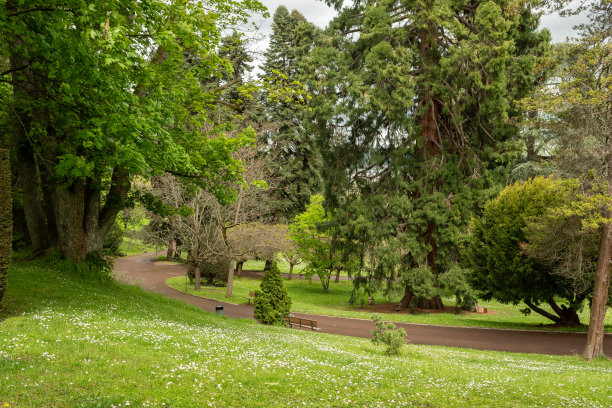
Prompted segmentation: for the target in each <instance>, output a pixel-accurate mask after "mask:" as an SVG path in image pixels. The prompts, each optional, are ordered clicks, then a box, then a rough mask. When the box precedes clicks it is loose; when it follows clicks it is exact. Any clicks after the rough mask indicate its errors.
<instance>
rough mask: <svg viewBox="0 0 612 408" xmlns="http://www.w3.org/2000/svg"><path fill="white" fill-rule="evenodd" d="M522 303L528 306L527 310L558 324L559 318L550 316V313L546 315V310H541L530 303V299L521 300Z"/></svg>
mask: <svg viewBox="0 0 612 408" xmlns="http://www.w3.org/2000/svg"><path fill="white" fill-rule="evenodd" d="M523 302H525V304H526V305H527V306H529V308H530V309H531V310H533V311H534V312H536V313H538V314H541V315H542V316H544V317H546V318H548V319H550V320H552V321H553V322H555V323H559V322H560V321H561V318H560V317H559V316H555V315H554V314H552V313H548V312H547V311H546V310H544V309H541V308H539V307H537V306H536V305H534V304H533V303H532V302H531V299H529V298H528V297H526V298H525V299H524V300H523Z"/></svg>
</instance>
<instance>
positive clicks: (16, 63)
mask: <svg viewBox="0 0 612 408" xmlns="http://www.w3.org/2000/svg"><path fill="white" fill-rule="evenodd" d="M263 10H264V8H263V6H262V5H261V4H260V3H259V2H257V1H244V2H226V1H223V0H219V1H215V2H212V3H208V2H207V3H206V4H204V3H203V2H199V1H187V0H181V1H174V2H171V3H167V2H163V1H153V2H137V1H132V0H122V1H114V2H108V1H96V0H94V1H91V2H88V3H84V2H82V1H76V0H69V1H54V0H52V1H30V2H27V3H24V2H20V1H14V0H9V1H7V2H4V3H3V4H2V6H1V7H0V50H2V51H1V53H2V55H1V56H2V57H3V58H6V59H8V60H9V61H10V67H9V69H7V70H5V71H4V72H2V73H1V79H2V82H4V83H7V84H9V85H10V88H6V87H4V88H2V98H3V101H4V103H5V104H8V106H9V107H10V109H9V110H6V111H7V112H10V113H9V115H8V116H9V117H5V118H4V120H6V121H10V122H11V123H12V128H13V138H12V139H13V140H12V144H13V146H14V148H15V149H14V154H15V155H16V158H17V162H18V163H19V168H18V172H19V175H20V178H21V179H22V180H23V194H24V208H25V211H26V212H25V214H26V220H27V224H28V230H29V233H30V235H31V237H32V241H33V244H34V247H35V248H34V249H35V250H42V249H46V248H48V247H50V246H53V245H58V247H59V248H60V249H61V251H62V252H63V253H64V254H65V255H67V256H68V257H70V258H72V259H74V260H82V259H84V257H85V256H86V254H87V253H89V252H92V251H97V250H99V249H101V247H102V243H103V240H104V236H105V235H106V233H107V231H108V230H109V228H110V227H111V225H112V224H113V222H114V220H115V217H116V215H117V213H118V211H119V210H120V209H121V208H122V207H123V206H125V205H126V204H127V203H128V200H129V196H128V195H129V191H130V183H131V180H132V179H133V177H134V176H135V175H139V176H141V177H145V178H146V177H149V176H151V175H155V174H161V173H164V172H165V173H171V174H175V175H177V176H181V177H185V178H189V179H190V180H192V181H195V182H197V184H198V185H200V186H201V187H203V188H206V189H209V190H211V191H213V192H214V193H215V194H217V196H218V197H220V198H221V199H222V200H227V199H231V197H232V192H231V191H228V190H226V189H225V188H223V183H219V181H224V180H230V179H234V178H236V177H238V176H239V173H240V165H239V163H238V162H237V161H236V160H234V159H232V157H231V152H232V151H234V150H235V149H236V148H237V147H239V146H241V145H243V144H245V143H246V142H248V140H249V139H252V138H253V137H254V135H253V134H252V132H251V131H249V130H248V129H245V130H244V131H243V132H241V133H240V134H239V135H238V136H237V137H231V138H230V137H225V136H224V131H225V128H226V126H225V125H224V124H211V121H210V119H209V113H210V111H211V110H212V109H214V101H215V100H216V99H217V98H218V91H215V89H212V90H208V89H204V88H203V87H201V86H200V84H201V81H202V80H203V79H206V78H211V77H218V76H221V75H222V74H223V72H226V71H227V70H228V69H230V68H229V66H228V63H227V62H226V61H225V60H224V59H223V58H221V57H220V56H219V55H218V52H217V48H218V44H219V41H220V37H221V32H222V31H223V30H224V29H225V28H226V27H228V26H231V25H234V24H237V23H239V22H241V21H245V20H246V18H247V17H248V15H249V13H251V12H255V11H263ZM186 55H191V56H197V60H198V63H197V64H186V63H185V57H186Z"/></svg>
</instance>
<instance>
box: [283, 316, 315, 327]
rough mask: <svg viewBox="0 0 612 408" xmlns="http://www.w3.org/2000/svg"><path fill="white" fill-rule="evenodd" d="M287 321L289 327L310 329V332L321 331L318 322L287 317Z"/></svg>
mask: <svg viewBox="0 0 612 408" xmlns="http://www.w3.org/2000/svg"><path fill="white" fill-rule="evenodd" d="M285 321H286V322H287V323H288V324H289V327H291V328H293V326H296V327H299V328H303V329H310V330H321V329H319V328H318V327H317V321H316V320H310V319H304V318H301V317H293V316H285Z"/></svg>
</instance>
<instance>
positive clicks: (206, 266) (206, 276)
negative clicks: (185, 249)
mask: <svg viewBox="0 0 612 408" xmlns="http://www.w3.org/2000/svg"><path fill="white" fill-rule="evenodd" d="M228 273H229V259H228V258H227V257H224V258H219V259H218V260H217V261H216V262H212V261H203V262H201V263H200V283H201V284H202V285H206V286H225V285H226V284H227V275H228ZM187 276H188V277H189V282H191V283H194V282H195V264H194V262H193V259H191V257H189V258H188V259H187Z"/></svg>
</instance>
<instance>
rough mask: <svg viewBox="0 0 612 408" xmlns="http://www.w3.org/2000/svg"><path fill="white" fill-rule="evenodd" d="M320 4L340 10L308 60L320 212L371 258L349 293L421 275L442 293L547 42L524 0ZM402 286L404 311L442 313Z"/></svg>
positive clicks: (491, 185)
mask: <svg viewBox="0 0 612 408" xmlns="http://www.w3.org/2000/svg"><path fill="white" fill-rule="evenodd" d="M328 3H329V4H332V3H333V4H334V5H336V6H337V7H338V8H340V6H341V5H342V4H343V3H348V5H347V6H346V7H344V8H343V9H342V10H341V11H340V12H339V15H338V17H337V18H336V19H335V20H333V21H332V22H331V24H330V26H329V28H328V29H327V30H326V31H325V34H324V35H323V36H322V38H321V39H320V41H318V42H317V44H318V45H317V47H315V49H314V50H313V51H312V52H311V53H310V54H309V58H308V59H307V60H305V61H304V64H305V65H306V66H307V67H308V70H309V71H310V72H312V76H311V78H310V80H309V81H307V82H306V84H307V86H308V89H309V91H310V93H311V95H312V98H313V99H312V101H311V103H310V104H309V107H310V108H311V109H312V112H311V115H310V116H309V121H310V122H311V123H312V124H313V129H312V131H313V133H314V134H316V135H318V144H319V146H320V150H321V154H322V156H323V162H324V165H323V167H322V169H323V170H322V173H323V174H322V176H323V180H324V194H325V203H326V206H327V207H328V208H329V209H331V208H333V209H335V210H336V212H335V213H334V217H335V219H336V220H337V222H338V223H339V224H340V225H342V227H343V228H344V230H345V231H346V232H345V234H346V236H347V237H348V239H346V240H345V241H344V242H345V244H346V245H348V246H351V247H354V248H357V249H356V251H357V252H358V253H361V254H363V256H364V257H365V262H363V265H364V271H363V276H362V277H360V278H359V279H356V280H355V283H356V284H357V285H364V284H366V285H379V284H380V282H386V283H387V284H388V285H389V286H396V287H397V286H400V283H401V282H404V283H405V282H407V280H406V279H400V278H401V277H402V276H403V275H404V274H411V273H413V272H414V271H415V270H421V268H425V269H427V270H429V273H430V274H431V275H432V280H431V284H432V285H433V287H438V286H439V285H440V283H439V282H438V279H437V277H438V276H439V275H441V274H443V273H446V272H447V271H448V270H450V269H451V268H452V267H453V266H454V265H456V264H457V262H458V260H459V248H461V247H462V246H463V244H464V243H465V231H466V229H467V221H468V220H469V219H470V217H471V215H472V214H474V212H475V211H477V210H479V208H481V206H482V205H483V204H484V203H485V202H486V201H487V200H488V199H489V198H492V197H493V196H494V195H495V194H496V193H497V192H498V191H499V190H500V189H501V186H502V185H503V184H504V183H505V182H506V179H507V176H508V174H507V168H508V165H509V164H510V163H511V162H512V161H513V160H514V158H515V157H516V153H517V146H516V142H515V140H516V138H517V135H518V129H517V127H515V126H513V125H512V124H511V123H512V120H518V119H520V109H519V108H518V107H517V106H516V104H515V103H514V102H513V100H515V99H517V98H520V97H523V96H525V95H526V94H527V93H528V92H531V91H532V90H533V88H534V86H535V84H536V83H537V81H538V78H535V77H534V75H533V72H534V68H535V66H536V64H537V63H538V60H539V57H540V56H541V55H543V54H545V53H546V52H547V47H548V42H549V37H550V36H549V34H548V32H546V31H538V30H537V26H538V16H537V14H535V13H532V11H531V9H530V6H529V4H527V3H521V2H506V1H471V0H470V1H454V0H453V1H450V0H448V1H447V0H442V1H431V0H420V1H414V2H406V1H399V0H396V1H394V0H389V1H382V2H381V1H354V2H342V1H328ZM360 273H361V272H360ZM400 289H401V288H400ZM404 289H405V296H404V299H402V302H401V305H402V306H408V305H409V304H410V303H411V302H416V304H417V305H418V306H420V307H425V308H432V307H433V308H442V307H443V304H442V300H441V298H440V296H439V295H434V296H433V297H421V298H417V299H415V300H414V301H413V300H412V299H414V298H415V296H414V293H411V289H410V288H409V287H408V286H405V287H404ZM431 294H433V292H432V293H430V295H429V296H431Z"/></svg>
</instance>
